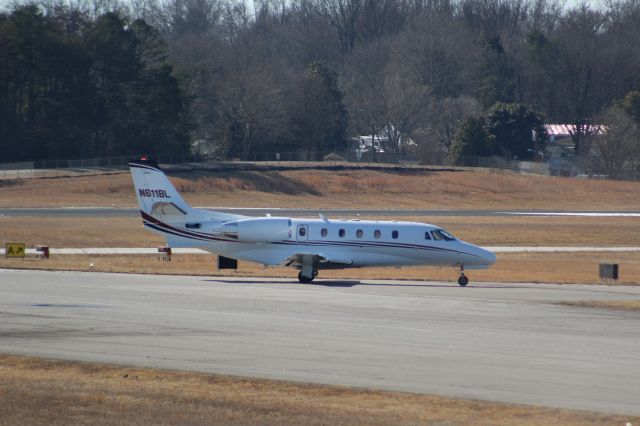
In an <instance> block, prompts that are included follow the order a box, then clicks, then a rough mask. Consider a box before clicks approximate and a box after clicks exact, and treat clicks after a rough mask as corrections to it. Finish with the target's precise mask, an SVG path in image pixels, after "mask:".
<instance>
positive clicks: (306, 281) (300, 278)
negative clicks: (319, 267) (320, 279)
mask: <svg viewBox="0 0 640 426" xmlns="http://www.w3.org/2000/svg"><path fill="white" fill-rule="evenodd" d="M317 276H318V271H314V272H313V278H315V277H317ZM313 278H309V277H306V276H304V275H302V272H298V281H300V282H301V283H302V284H309V283H310V282H311V281H313Z"/></svg>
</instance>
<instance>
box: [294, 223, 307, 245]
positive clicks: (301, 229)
mask: <svg viewBox="0 0 640 426" xmlns="http://www.w3.org/2000/svg"><path fill="white" fill-rule="evenodd" d="M308 240H309V229H308V227H307V225H298V232H296V241H308Z"/></svg>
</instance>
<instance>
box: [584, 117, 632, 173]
mask: <svg viewBox="0 0 640 426" xmlns="http://www.w3.org/2000/svg"><path fill="white" fill-rule="evenodd" d="M599 121H601V122H602V123H606V128H605V129H604V130H606V131H604V132H601V133H600V134H596V135H591V136H590V137H589V138H588V140H589V142H590V143H589V146H590V150H589V156H588V158H589V165H590V171H591V173H598V174H604V175H607V176H609V177H611V178H614V179H637V178H638V177H639V172H640V127H639V126H638V123H637V122H636V121H634V120H633V119H632V118H631V117H630V116H629V115H628V114H627V113H626V112H625V111H624V110H622V109H620V108H618V107H612V108H609V109H608V110H607V111H606V112H605V113H604V114H603V115H602V116H601V117H600V118H599Z"/></svg>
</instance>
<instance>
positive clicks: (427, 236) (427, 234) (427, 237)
mask: <svg viewBox="0 0 640 426" xmlns="http://www.w3.org/2000/svg"><path fill="white" fill-rule="evenodd" d="M424 239H425V240H430V239H431V236H430V235H429V231H427V232H425V233H424Z"/></svg>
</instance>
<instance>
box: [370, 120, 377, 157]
mask: <svg viewBox="0 0 640 426" xmlns="http://www.w3.org/2000/svg"><path fill="white" fill-rule="evenodd" d="M375 135H376V122H375V121H371V162H372V163H374V162H375V148H374V146H373V143H374V140H373V138H374V137H375Z"/></svg>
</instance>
